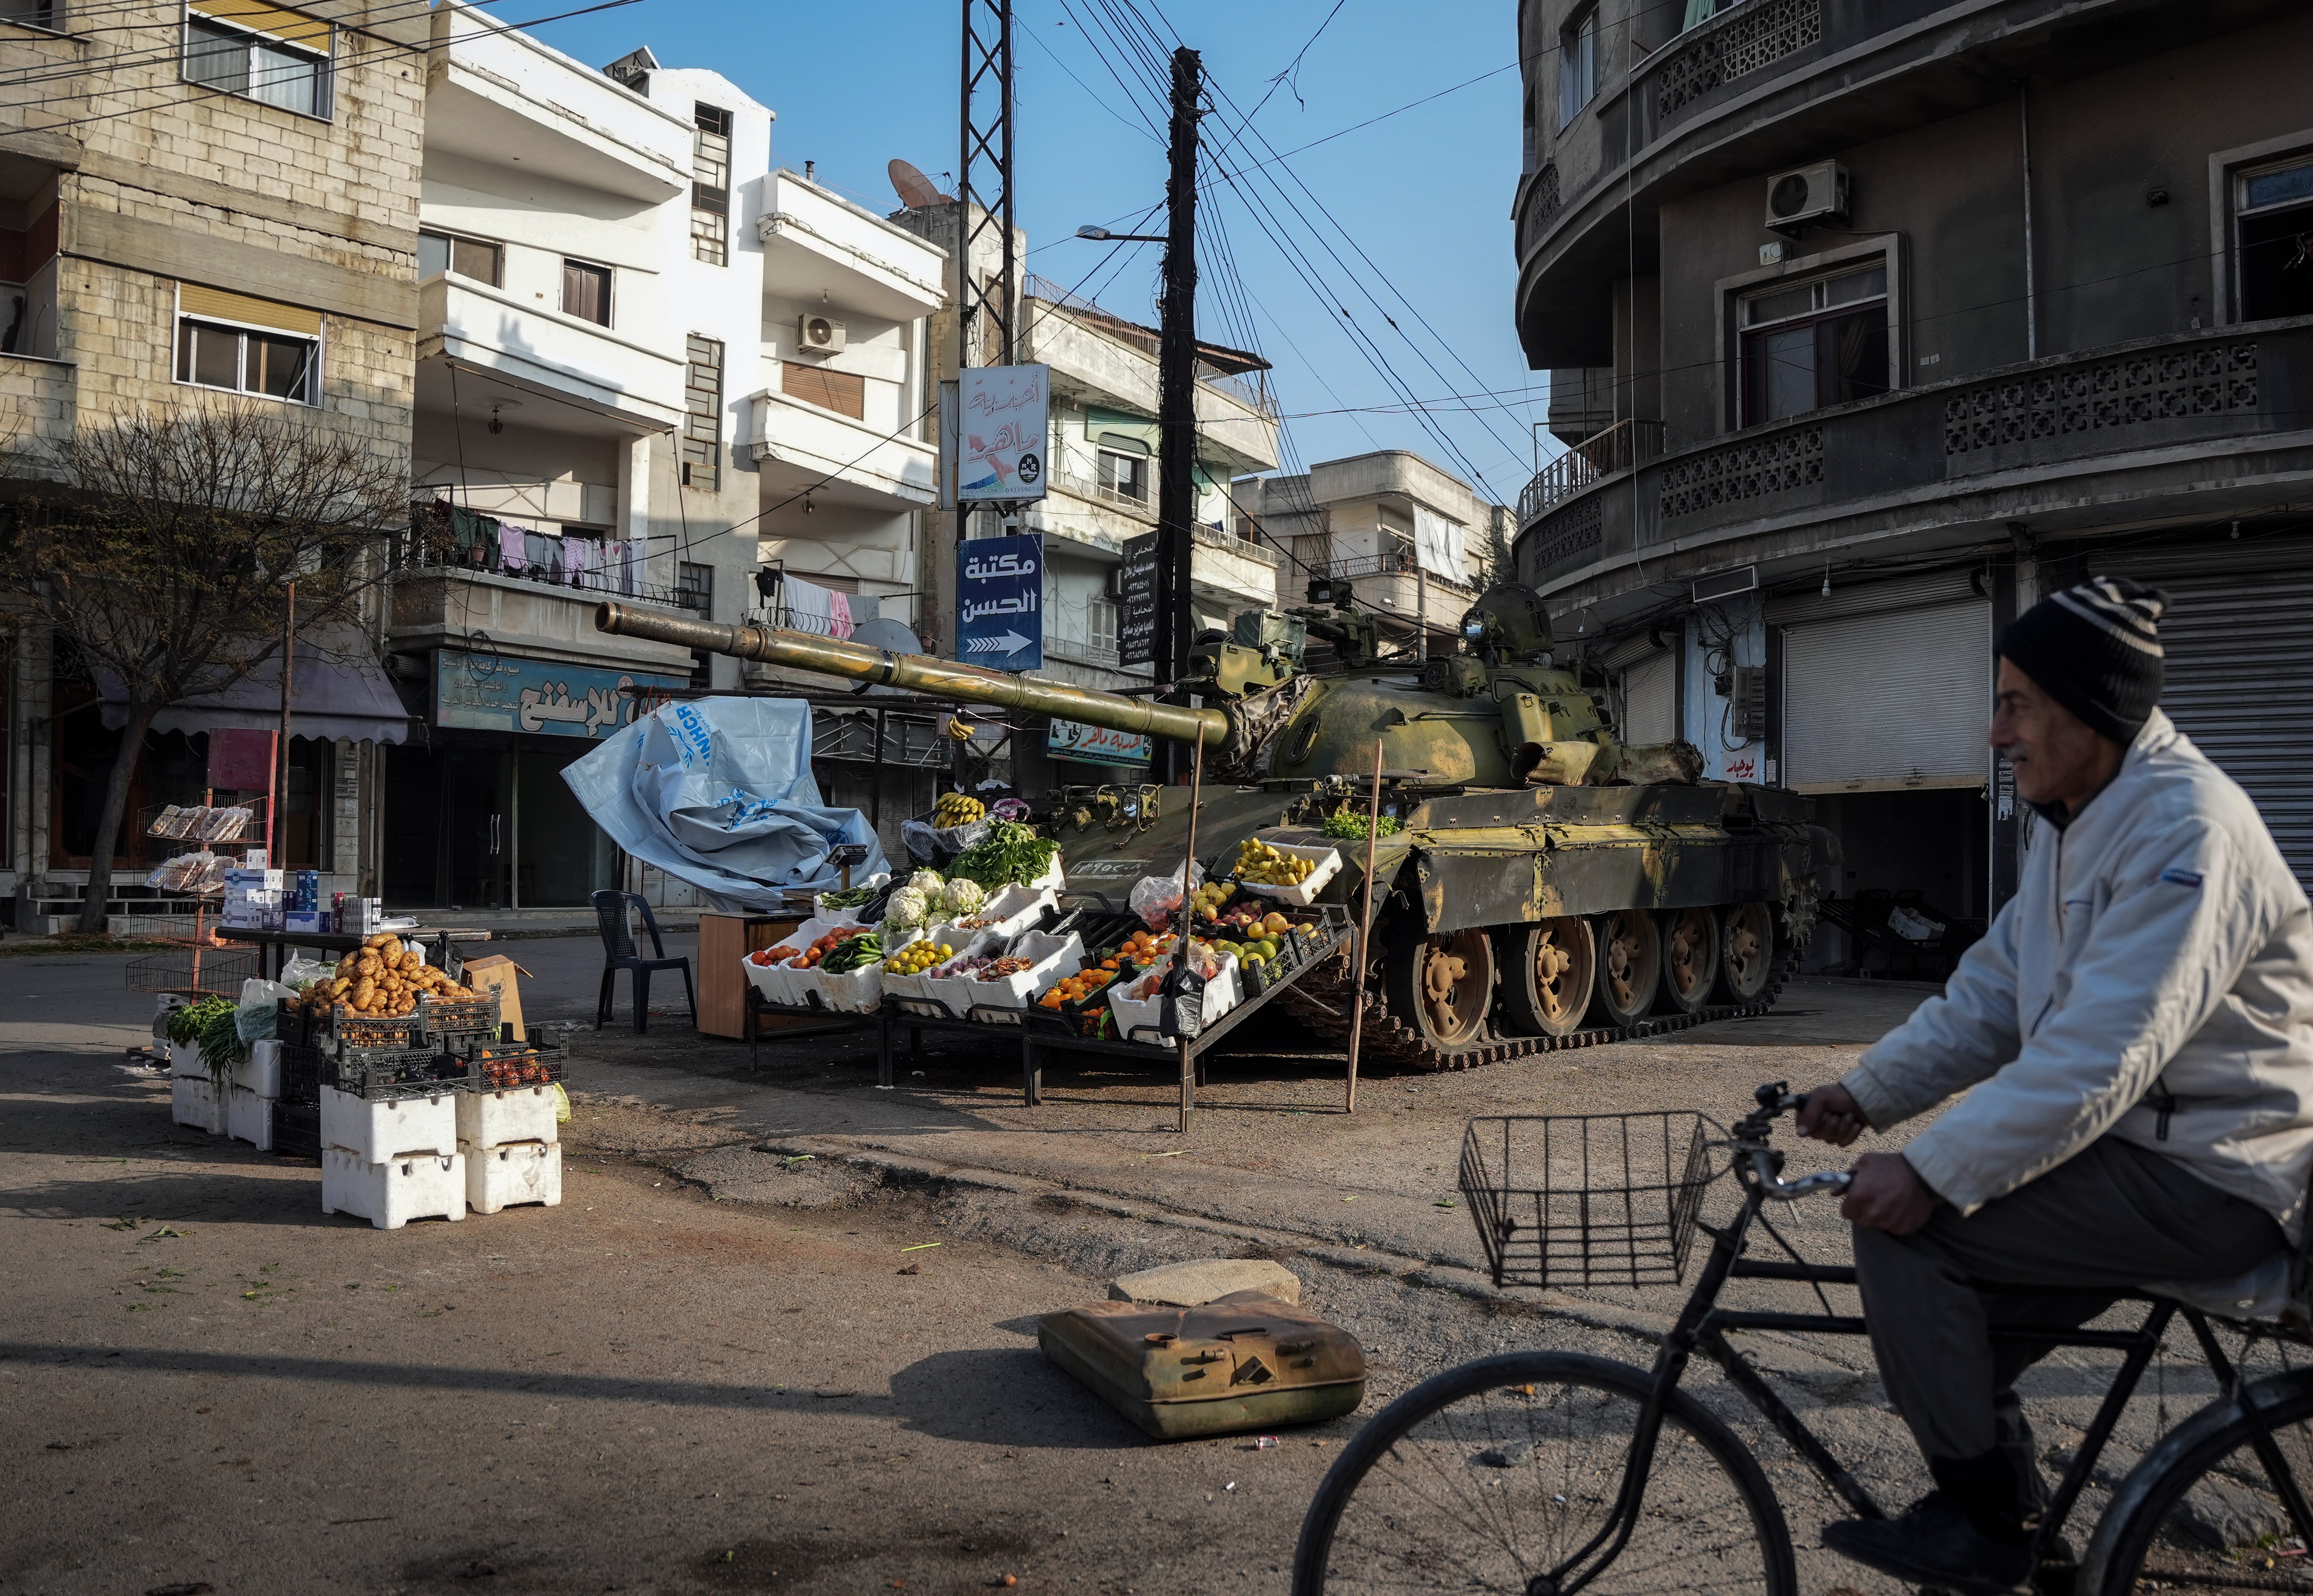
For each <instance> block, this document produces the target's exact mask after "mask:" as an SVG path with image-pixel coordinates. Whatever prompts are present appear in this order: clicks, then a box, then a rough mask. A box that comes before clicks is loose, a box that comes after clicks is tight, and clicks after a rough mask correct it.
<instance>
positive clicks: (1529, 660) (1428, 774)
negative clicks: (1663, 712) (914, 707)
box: [595, 586, 1839, 1068]
mask: <svg viewBox="0 0 2313 1596" xmlns="http://www.w3.org/2000/svg"><path fill="white" fill-rule="evenodd" d="M595 624H596V626H597V627H599V628H600V629H602V630H604V631H611V632H618V633H622V634H624V635H628V636H633V637H645V638H651V639H656V640H658V641H662V642H667V643H673V644H676V645H678V646H680V647H683V648H690V649H693V650H701V651H705V652H709V653H717V654H729V655H734V656H735V657H739V658H742V659H753V660H760V661H761V662H763V663H765V664H770V665H777V666H785V667H787V668H789V669H793V670H800V671H809V672H814V673H818V674H821V675H831V676H839V677H844V678H848V679H849V680H853V681H857V682H863V683H871V684H878V685H886V686H893V687H901V688H906V689H909V690H911V691H914V692H920V693H923V694H926V695H928V696H930V697H934V698H937V699H941V700H944V701H950V702H962V703H978V704H988V705H991V706H995V707H998V708H1000V709H1005V710H1018V711H1021V712H1024V713H1027V714H1043V715H1052V716H1058V717H1060V718H1061V719H1069V720H1076V721H1080V722H1083V723H1085V724H1087V725H1092V726H1100V727H1109V728H1112V729H1113V730H1117V731H1121V732H1129V733H1143V734H1147V735H1148V736H1158V737H1166V738H1171V739H1174V740H1175V741H1179V742H1194V743H1198V744H1200V745H1202V746H1203V747H1204V749H1205V770H1206V772H1207V786H1206V788H1205V789H1204V791H1203V795H1202V796H1201V798H1200V800H1199V806H1198V807H1199V815H1198V830H1197V838H1198V843H1199V852H1200V858H1203V859H1205V860H1208V861H1209V862H1217V863H1218V861H1223V860H1227V859H1228V858H1230V857H1233V856H1234V854H1235V851H1236V847H1237V845H1238V844H1239V843H1240V842H1243V841H1244V839H1245V838H1247V837H1251V836H1254V835H1259V836H1261V837H1262V838H1264V839H1266V840H1269V841H1271V842H1305V843H1306V842H1324V841H1325V840H1326V833H1325V831H1324V826H1325V824H1327V823H1328V822H1329V821H1331V822H1333V823H1334V824H1336V825H1337V826H1338V825H1339V824H1341V817H1346V816H1355V818H1356V820H1357V821H1359V822H1361V821H1362V817H1363V815H1364V813H1365V810H1366V807H1367V806H1368V803H1369V802H1370V801H1372V800H1371V798H1370V792H1371V787H1370V783H1371V780H1372V773H1373V771H1374V769H1375V763H1376V745H1378V754H1379V761H1380V765H1381V768H1382V770H1383V772H1384V785H1385V794H1384V796H1383V798H1382V800H1381V801H1382V803H1383V807H1384V812H1385V815H1387V816H1389V818H1391V819H1392V820H1394V821H1395V822H1396V823H1397V830H1396V831H1394V833H1390V834H1388V835H1386V836H1384V837H1381V838H1378V839H1377V840H1376V848H1375V856H1374V893H1373V900H1372V901H1373V904H1374V906H1375V925H1374V929H1373V937H1372V943H1373V947H1374V949H1375V954H1376V957H1375V960H1374V963H1373V965H1372V966H1370V967H1368V969H1366V970H1363V971H1353V970H1351V969H1350V968H1349V967H1348V966H1349V960H1348V958H1347V957H1346V956H1344V957H1342V958H1341V959H1340V960H1338V961H1336V962H1337V963H1338V965H1339V966H1340V967H1339V968H1335V967H1333V966H1330V965H1329V966H1325V967H1324V969H1322V970H1319V971H1315V972H1312V973H1310V974H1307V975H1306V976H1303V977H1300V978H1297V980H1296V981H1295V983H1294V984H1293V985H1292V987H1291V988H1289V989H1288V991H1287V992H1283V993H1282V994H1280V1001H1281V1002H1282V1003H1284V1004H1285V1006H1286V1007H1288V1009H1290V1010H1292V1011H1293V1012H1294V1014H1295V1015H1296V1016H1297V1018H1299V1019H1300V1020H1301V1021H1302V1022H1304V1023H1305V1024H1306V1025H1307V1026H1308V1027H1310V1028H1311V1029H1313V1030H1315V1031H1316V1032H1317V1033H1318V1034H1320V1035H1324V1036H1342V1035H1345V1034H1346V1032H1347V1029H1348V1025H1349V1018H1350V1013H1351V1012H1352V1010H1353V1008H1354V1007H1356V1006H1357V1005H1360V1004H1362V1005H1364V1006H1365V1007H1366V1008H1367V1009H1368V1025H1367V1027H1366V1033H1365V1034H1366V1036H1367V1038H1368V1041H1367V1044H1366V1045H1367V1046H1368V1048H1369V1049H1376V1050H1378V1051H1379V1052H1380V1053H1381V1054H1385V1055H1389V1056H1394V1057H1396V1058H1399V1059H1401V1060H1403V1061H1404V1062H1407V1063H1415V1064H1419V1065H1421V1066H1424V1067H1429V1068H1449V1067H1460V1066H1462V1065H1464V1064H1469V1063H1484V1062H1489V1061H1491V1060H1494V1059H1498V1058H1505V1057H1510V1056H1515V1055H1517V1054H1522V1053H1527V1052H1533V1051H1536V1050H1538V1049H1541V1048H1546V1047H1556V1046H1568V1045H1579V1044H1580V1043H1582V1042H1585V1041H1592V1040H1611V1039H1613V1038H1614V1036H1618V1035H1629V1034H1634V1033H1640V1032H1652V1031H1654V1030H1657V1029H1659V1028H1661V1027H1665V1026H1676V1025H1682V1024H1692V1023H1697V1022H1699V1021H1701V1020H1702V1019H1705V1018H1716V1017H1719V1016H1722V1015H1729V1014H1737V1013H1755V1012H1759V1011H1761V1010H1763V1009H1764V1008H1765V1007H1766V1006H1768V1005H1769V1004H1771V1003H1772V1001H1773V1000H1774V997H1775V994H1776V992H1778V991H1779V990H1780V989H1781V985H1782V983H1783V982H1784V981H1785V980H1786V979H1787V978H1788V977H1789V975H1790V974H1791V973H1792V971H1793V970H1795V969H1796V968H1797V961H1798V956H1799V950H1800V949H1801V948H1803V947H1804V946H1805V944H1806V942H1807V938H1808V935H1809V933H1810V931H1811V929H1812V927H1813V924H1814V919H1815V909H1814V905H1815V901H1816V894H1817V892H1818V890H1819V887H1818V881H1819V880H1820V881H1821V882H1822V884H1823V886H1824V887H1825V888H1828V887H1829V886H1832V885H1833V883H1834V882H1835V879H1836V877H1835V876H1834V874H1833V873H1832V872H1833V869H1834V867H1835V866H1836V865H1837V863H1838V860H1839V847H1838V841H1837V839H1836V838H1834V836H1832V835H1831V833H1828V832H1825V831H1824V830H1823V829H1822V828H1821V827H1819V826H1815V825H1812V824H1809V814H1808V805H1807V800H1806V799H1804V798H1799V797H1798V796H1797V795H1795V794H1792V793H1790V792H1785V791H1782V790H1780V789H1775V788H1767V787H1758V786H1753V785H1749V784H1737V783H1730V782H1716V781H1704V780H1700V775H1701V769H1702V755H1701V754H1700V753H1699V752H1698V751H1697V750H1696V749H1695V748H1694V747H1693V746H1692V745H1689V744H1686V743H1683V742H1672V743H1663V744H1656V745H1647V746H1640V747H1631V746H1628V745H1624V744H1623V742H1622V741H1621V740H1620V738H1619V737H1618V736H1617V735H1616V728H1615V726H1614V719H1613V716H1612V714H1611V711H1610V709H1609V707H1608V705H1607V703H1606V701H1605V697H1604V694H1603V693H1602V692H1594V691H1593V690H1592V688H1591V687H1590V686H1589V685H1587V684H1586V683H1585V681H1584V679H1583V675H1582V672H1581V670H1580V668H1579V663H1578V662H1574V661H1561V659H1559V658H1558V657H1557V655H1556V651H1555V648H1554V644H1553V639H1552V635H1551V628H1550V617H1549V614H1548V612H1547V610H1546V609H1545V608H1544V606H1543V601H1542V598H1541V596H1540V595H1538V594H1536V593H1535V592H1534V591H1533V589H1531V588H1527V587H1522V586H1501V587H1496V588H1494V589H1492V590H1491V591H1489V592H1488V593H1486V594H1485V595H1482V597H1480V598H1479V599H1478V600H1477V602H1476V603H1474V604H1472V605H1471V606H1470V608H1469V610H1468V611H1467V613H1464V616H1463V617H1462V622H1461V626H1460V637H1459V639H1458V645H1457V648H1456V652H1454V653H1453V654H1452V655H1450V656H1447V657H1436V658H1429V659H1423V660H1420V661H1406V660H1397V659H1385V658H1384V657H1382V655H1381V639H1380V635H1379V631H1378V630H1377V628H1376V625H1375V622H1374V620H1373V618H1372V617H1371V616H1370V615H1368V614H1363V613H1357V612H1356V611H1354V610H1353V609H1350V608H1349V607H1348V606H1346V605H1341V604H1336V605H1333V606H1332V607H1330V608H1328V607H1320V606H1311V607H1308V608H1300V609H1294V610H1291V611H1287V612H1278V611H1269V610H1256V611H1248V612H1245V613H1241V614H1240V615H1238V616H1237V617H1236V622H1234V623H1233V624H1232V626H1231V627H1230V629H1229V630H1227V632H1218V631H1216V632H1209V633H1207V634H1205V635H1204V636H1203V637H1202V638H1200V639H1198V640H1197V641H1196V643H1195V645H1194V647H1193V648H1192V653H1191V658H1190V665H1189V668H1188V670H1187V671H1186V672H1184V673H1183V675H1184V677H1185V680H1184V682H1183V686H1184V687H1185V688H1186V689H1187V690H1188V692H1189V694H1190V695H1191V696H1194V697H1196V698H1199V699H1201V700H1203V701H1204V702H1203V703H1201V704H1200V705H1194V706H1192V705H1184V704H1165V703H1154V702H1151V701H1148V700H1147V699H1145V698H1134V697H1130V696H1129V695H1126V694H1123V693H1113V692H1097V691H1095V690H1093V689H1090V688H1084V687H1075V686H1070V685H1068V684H1066V683H1049V682H1032V681H1027V680H1025V679H1023V678H1021V677H1017V676H1012V675H1006V674H1004V673H1003V672H1000V671H993V670H988V669H984V668H982V667H980V666H970V665H961V664H957V663H954V662H953V661H948V660H942V659H933V658H928V657H924V656H921V655H898V654H893V653H890V652H888V651H886V650H884V649H881V648H870V647H866V646H864V645H861V644H857V643H849V642H841V641H838V640H836V639H830V638H824V637H819V636H816V635H814V634H812V633H807V632H794V631H783V630H776V629H773V628H770V627H764V626H753V625H742V626H725V625H717V624H713V623H710V622H702V621H695V620H690V619H688V618H685V617H681V616H674V615H668V614H665V613H662V612H656V611H644V610H637V609H632V608H629V607H628V606H625V605H622V604H615V603H612V604H602V606H601V607H600V608H599V609H598V610H597V612H596V614H595ZM1311 639H1317V640H1319V641H1322V642H1324V643H1325V644H1326V645H1328V646H1329V647H1330V648H1331V650H1332V654H1333V656H1334V658H1335V665H1334V666H1333V668H1332V669H1329V670H1325V671H1322V672H1320V671H1315V670H1311V669H1309V668H1307V665H1308V649H1309V644H1310V640H1311ZM1050 798H1051V801H1050V802H1049V803H1048V805H1047V807H1046V810H1045V813H1044V816H1043V821H1044V824H1046V825H1048V826H1049V827H1050V828H1051V830H1052V831H1053V832H1054V833H1056V834H1057V835H1058V836H1059V837H1060V843H1061V859H1062V864H1063V867H1064V869H1065V870H1066V872H1067V875H1068V878H1069V884H1070V886H1071V889H1072V890H1075V891H1077V892H1079V893H1096V894H1101V895H1106V896H1109V897H1112V898H1113V899H1114V900H1115V901H1117V902H1119V903H1121V901H1122V898H1123V895H1124V893H1125V892H1126V891H1127V890H1129V889H1130V886H1131V885H1132V883H1133V881H1134V880H1136V879H1138V878H1139V877H1141V876H1145V875H1156V874H1164V873H1168V872H1170V871H1172V870H1174V869H1178V868H1179V866H1180V861H1181V856H1182V851H1183V847H1184V846H1185V844H1186V833H1187V818H1188V814H1187V805H1186V803H1185V802H1184V801H1179V800H1178V799H1176V798H1174V795H1173V794H1172V793H1168V792H1167V791H1166V790H1165V789H1158V788H1155V787H1146V786H1143V787H1133V788H1105V789H1069V790H1068V791H1067V792H1064V793H1059V794H1053V795H1050ZM1353 798H1354V800H1355V801H1354V802H1352V801H1351V800H1352V799H1353ZM1357 829H1358V834H1359V836H1360V837H1362V834H1363V827H1362V824H1359V825H1358V828H1357ZM1343 853H1344V855H1345V856H1351V855H1353V856H1354V858H1353V859H1352V862H1351V868H1350V869H1345V870H1343V871H1342V872H1341V874H1340V875H1339V876H1337V877H1335V878H1334V880H1333V882H1332V885H1331V886H1329V888H1328V890H1327V896H1328V897H1329V898H1331V899H1332V901H1335V902H1339V903H1343V904H1357V903H1359V902H1360V901H1362V900H1361V899H1360V898H1359V896H1358V890H1359V881H1360V877H1361V871H1362V866H1363V858H1364V855H1363V847H1362V843H1361V842H1360V843H1359V844H1358V845H1356V846H1352V847H1348V848H1344V849H1343Z"/></svg>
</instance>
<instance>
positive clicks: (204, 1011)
mask: <svg viewBox="0 0 2313 1596" xmlns="http://www.w3.org/2000/svg"><path fill="white" fill-rule="evenodd" d="M220 1010H221V1011H223V1012H224V1014H225V1015H226V1016H227V1017H228V1018H230V1017H231V1015H232V1014H233V1000H232V999H231V998H220V997H207V998H202V999H200V1000H198V1001H195V1002H191V1003H188V1004H186V1005H185V1006H184V1007H183V1008H181V1009H176V1010H171V1011H170V1014H169V1026H168V1031H169V1040H170V1041H171V1042H175V1043H178V1044H180V1045H184V1044H189V1043H192V1042H198V1040H200V1036H201V1029H202V1027H204V1026H207V1025H208V1024H209V1023H210V1022H211V1021H212V1020H214V1019H215V1018H216V1016H217V1014H218V1012H219V1011H220Z"/></svg>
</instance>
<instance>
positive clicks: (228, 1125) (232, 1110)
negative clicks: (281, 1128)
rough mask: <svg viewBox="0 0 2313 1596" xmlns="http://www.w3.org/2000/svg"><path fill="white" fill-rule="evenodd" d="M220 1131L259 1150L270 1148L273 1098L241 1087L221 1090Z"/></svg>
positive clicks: (271, 1149) (271, 1147) (268, 1150)
mask: <svg viewBox="0 0 2313 1596" xmlns="http://www.w3.org/2000/svg"><path fill="white" fill-rule="evenodd" d="M224 1133H225V1134H226V1135H228V1136H230V1137H232V1138H233V1140H234V1141H236V1142H248V1143H249V1144H250V1145H251V1147H254V1148H255V1149H257V1151H259V1152H271V1151H273V1099H272V1098H266V1097H259V1095H258V1094H257V1093H255V1092H253V1091H251V1090H250V1089H248V1088H247V1087H245V1086H228V1087H226V1088H225V1089H224Z"/></svg>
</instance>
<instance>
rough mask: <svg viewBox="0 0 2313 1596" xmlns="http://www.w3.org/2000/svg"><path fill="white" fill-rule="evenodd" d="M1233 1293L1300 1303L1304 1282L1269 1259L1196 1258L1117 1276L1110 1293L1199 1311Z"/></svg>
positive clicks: (1118, 1297)
mask: <svg viewBox="0 0 2313 1596" xmlns="http://www.w3.org/2000/svg"><path fill="white" fill-rule="evenodd" d="M1230 1292H1267V1293H1268V1294H1269V1295H1271V1296H1272V1297H1274V1298H1276V1299H1277V1300H1278V1301H1280V1302H1298V1301H1301V1282H1300V1281H1299V1279H1298V1278H1297V1277H1296V1276H1295V1274H1294V1273H1293V1271H1291V1270H1290V1269H1288V1268H1287V1267H1286V1266H1285V1265H1282V1264H1280V1263H1276V1262H1273V1261H1272V1260H1271V1259H1268V1258H1196V1259H1192V1260H1191V1261H1190V1262H1188V1263H1185V1264H1162V1265H1158V1266H1157V1267H1156V1268H1154V1269H1143V1270H1141V1271H1139V1273H1138V1274H1124V1275H1120V1276H1118V1277H1117V1278H1116V1279H1115V1280H1113V1281H1111V1282H1110V1283H1109V1286H1108V1294H1109V1296H1110V1297H1111V1298H1112V1299H1113V1301H1119V1302H1162V1303H1165V1304H1166V1305H1167V1306H1169V1307H1174V1308H1196V1307H1199V1306H1200V1305H1202V1304H1204V1303H1207V1302H1210V1301H1213V1300H1214V1299H1215V1298H1217V1297H1226V1296H1227V1295H1228V1294H1229V1293H1230Z"/></svg>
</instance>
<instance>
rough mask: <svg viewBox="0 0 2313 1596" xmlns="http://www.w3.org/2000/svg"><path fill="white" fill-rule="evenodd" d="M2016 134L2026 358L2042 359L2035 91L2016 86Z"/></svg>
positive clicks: (2029, 86)
mask: <svg viewBox="0 0 2313 1596" xmlns="http://www.w3.org/2000/svg"><path fill="white" fill-rule="evenodd" d="M2016 130H2017V137H2018V140H2019V141H2020V142H2021V144H2022V146H2023V153H2024V358H2025V359H2027V360H2037V359H2038V358H2039V357H2040V293H2039V279H2038V277H2037V275H2036V273H2035V272H2034V270H2033V268H2032V88H2031V84H2028V83H2022V82H2019V83H2018V84H2017V85H2016Z"/></svg>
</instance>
